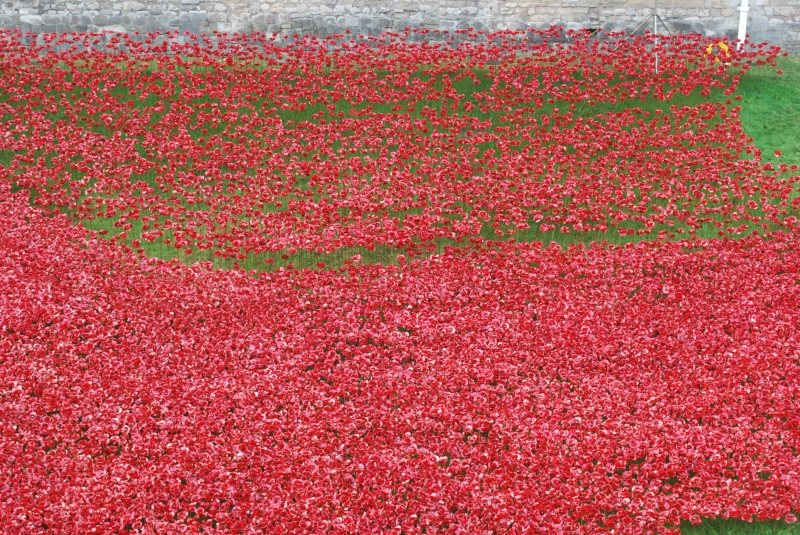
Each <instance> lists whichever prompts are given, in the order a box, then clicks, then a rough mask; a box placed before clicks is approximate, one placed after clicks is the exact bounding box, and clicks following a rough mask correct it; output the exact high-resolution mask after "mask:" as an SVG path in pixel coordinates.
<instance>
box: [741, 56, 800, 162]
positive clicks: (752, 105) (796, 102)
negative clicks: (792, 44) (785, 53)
mask: <svg viewBox="0 0 800 535" xmlns="http://www.w3.org/2000/svg"><path fill="white" fill-rule="evenodd" d="M778 68H780V69H782V70H783V74H776V73H775V68H774V67H763V66H762V67H754V68H753V69H752V70H751V72H750V73H748V74H747V76H744V77H743V78H742V80H741V82H740V84H739V90H738V94H740V95H742V100H741V102H740V104H741V106H742V112H741V113H740V114H739V118H740V119H741V121H742V125H743V126H744V129H745V131H746V132H747V133H748V134H750V136H752V138H753V139H754V140H755V145H756V146H757V147H758V148H760V149H761V150H762V151H763V158H764V159H765V160H767V161H770V162H773V164H775V163H788V164H800V58H798V57H788V58H783V57H781V58H779V59H778ZM776 149H778V150H780V151H781V152H783V155H782V156H781V157H780V158H776V157H775V156H774V152H775V150H776Z"/></svg>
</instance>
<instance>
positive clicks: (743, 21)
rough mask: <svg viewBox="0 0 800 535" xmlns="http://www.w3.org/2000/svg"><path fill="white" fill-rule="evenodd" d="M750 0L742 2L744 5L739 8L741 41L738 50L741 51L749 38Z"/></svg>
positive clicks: (739, 37) (739, 36)
mask: <svg viewBox="0 0 800 535" xmlns="http://www.w3.org/2000/svg"><path fill="white" fill-rule="evenodd" d="M749 1H750V0H742V5H740V6H739V35H738V36H737V38H738V39H739V45H738V47H737V48H738V49H739V50H741V49H742V47H743V46H744V40H745V37H747V12H748V11H750V6H748V5H747V4H748V2H749Z"/></svg>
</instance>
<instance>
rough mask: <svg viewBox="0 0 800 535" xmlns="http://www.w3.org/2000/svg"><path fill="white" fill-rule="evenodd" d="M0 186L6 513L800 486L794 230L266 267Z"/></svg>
mask: <svg viewBox="0 0 800 535" xmlns="http://www.w3.org/2000/svg"><path fill="white" fill-rule="evenodd" d="M1 187H2V188H3V190H2V194H1V195H0V199H2V200H1V201H0V252H1V253H2V254H0V299H1V301H0V318H2V319H1V320H0V321H2V325H0V329H1V331H0V332H1V333H2V334H0V370H1V371H0V415H2V417H0V429H1V430H2V431H0V462H2V470H0V528H2V531H3V532H5V533H34V532H39V531H42V530H44V529H45V528H46V529H49V530H50V531H52V532H55V533H91V532H100V533H117V532H121V533H125V532H129V531H130V532H144V533H178V532H191V533H194V532H198V531H199V530H200V529H201V528H202V529H203V530H204V532H206V533H217V532H218V533H234V532H235V533H258V532H261V533H373V532H389V533H409V534H410V533H435V532H439V531H442V532H447V533H485V532H491V531H492V530H497V531H498V532H510V533H559V532H563V533H601V532H602V533H605V532H608V530H610V529H613V530H614V533H636V534H640V533H652V532H653V530H655V529H657V528H658V529H659V530H660V531H659V533H664V532H669V531H663V527H664V526H665V525H675V524H677V523H678V522H679V521H680V520H681V519H684V520H686V519H691V520H693V521H697V519H698V518H699V516H705V517H715V516H717V515H720V516H722V517H728V516H731V517H737V518H747V519H750V518H753V517H757V518H759V519H775V518H782V517H785V518H789V519H790V520H791V519H792V517H791V516H790V511H792V510H795V511H796V510H797V509H799V508H800V460H798V453H797V451H798V448H799V447H800V418H799V417H798V415H800V343H799V342H798V337H797V332H798V329H800V310H798V305H797V304H798V303H800V272H798V266H800V242H799V241H798V238H797V236H796V235H793V234H777V235H775V236H774V237H773V238H772V239H771V240H763V239H760V238H756V237H748V238H743V239H741V240H725V241H710V242H709V241H694V242H682V243H672V242H667V243H663V242H651V243H641V244H638V245H635V246H634V245H630V246H629V247H610V248H608V249H603V248H600V247H592V248H589V249H584V248H582V247H580V248H573V249H571V250H559V249H558V248H555V247H548V248H544V249H542V248H541V247H540V246H539V245H535V244H534V245H530V244H514V245H510V244H502V245H500V244H497V245H490V246H484V247H477V248H473V249H470V250H456V249H454V250H452V251H449V252H448V253H447V254H445V255H443V256H435V257H432V258H431V259H428V260H425V261H421V260H413V261H410V262H407V263H405V264H402V265H400V266H380V265H372V266H356V265H352V264H351V265H348V266H345V267H344V268H342V269H341V270H340V271H325V272H316V271H310V270H305V271H300V272H287V271H275V272H272V273H261V274H259V275H258V276H255V275H254V274H253V273H247V272H244V271H213V270H210V269H208V268H207V264H196V265H195V266H193V267H187V266H184V265H181V264H178V263H167V262H162V261H158V260H150V261H145V262H144V263H141V264H139V263H137V262H136V258H134V257H132V256H129V255H131V254H132V253H130V252H126V250H125V249H124V248H121V247H118V246H114V245H113V244H110V243H109V242H108V241H105V240H102V239H101V240H98V239H96V238H94V237H91V236H90V237H84V235H85V231H83V230H79V228H78V227H75V226H71V224H70V222H69V221H68V219H67V218H66V216H63V215H59V216H57V217H54V218H48V217H46V216H44V215H43V214H42V213H41V212H40V211H38V210H37V209H35V208H31V207H29V206H28V205H27V195H26V194H22V193H17V194H13V195H12V194H10V193H9V190H8V184H7V183H6V182H4V183H2V186H1ZM93 530H94V531H93Z"/></svg>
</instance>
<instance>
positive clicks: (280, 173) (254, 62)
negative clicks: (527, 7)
mask: <svg viewBox="0 0 800 535" xmlns="http://www.w3.org/2000/svg"><path fill="white" fill-rule="evenodd" d="M465 33H467V34H469V32H465ZM473 36H474V38H475V39H472V40H470V38H469V35H467V39H466V40H465V41H463V42H460V43H458V44H454V43H453V42H452V41H450V42H447V43H450V44H449V45H448V44H447V43H438V44H430V43H428V42H427V41H422V42H411V41H409V40H407V39H405V36H397V35H392V34H389V35H387V36H383V37H382V38H370V39H361V40H358V41H357V40H356V39H352V40H345V39H342V38H340V37H334V38H331V39H329V40H319V39H315V38H314V39H312V38H308V39H301V40H298V41H297V42H296V43H295V44H294V45H292V46H288V47H287V46H283V45H278V44H276V43H275V38H274V37H271V38H268V37H267V36H264V35H235V36H232V37H223V36H219V40H218V41H217V42H214V43H212V42H211V41H210V40H208V39H206V38H203V37H197V38H196V39H194V40H192V39H190V40H189V42H188V43H185V44H179V43H178V42H177V41H176V40H175V38H176V37H178V36H177V35H175V34H169V35H150V36H148V38H147V39H144V40H141V39H137V36H120V35H114V34H111V35H107V36H106V38H107V39H106V41H108V44H105V45H103V43H106V41H104V40H103V39H101V37H102V35H99V36H95V37H92V36H87V35H83V34H81V35H74V34H69V35H67V34H64V35H61V36H50V37H49V38H48V39H46V40H45V42H42V41H41V40H36V41H32V42H31V44H30V45H28V46H22V45H21V42H22V40H21V39H22V37H21V35H20V34H15V33H5V34H2V37H3V38H4V40H3V41H2V42H0V54H2V62H3V67H4V68H3V71H2V74H0V91H3V92H5V93H7V94H9V95H10V96H9V97H8V98H7V99H6V101H5V102H4V104H3V113H4V115H5V120H4V121H3V124H2V127H3V132H2V135H0V151H12V153H13V154H14V156H15V157H14V160H13V162H12V163H11V165H10V166H9V170H10V172H11V173H12V174H14V175H15V177H14V180H15V183H16V185H17V186H19V187H24V188H26V189H31V190H34V191H36V192H37V195H38V197H37V199H36V202H37V203H38V204H39V205H41V206H55V207H60V208H62V209H65V210H68V211H69V212H70V213H71V214H72V215H73V216H74V217H76V218H78V219H82V220H92V219H95V218H108V219H111V220H113V221H114V224H115V226H116V227H117V228H119V229H121V231H122V232H121V236H120V237H118V238H117V239H120V238H122V239H127V240H128V242H129V243H134V246H137V245H136V244H141V243H142V242H145V241H147V242H159V243H164V244H167V245H169V246H174V247H175V248H177V249H183V250H184V251H185V252H187V253H191V252H192V251H198V250H209V251H214V254H216V255H218V256H222V257H227V258H240V259H243V258H245V257H246V256H247V255H248V254H258V253H265V252H273V253H274V252H289V253H292V252H295V251H297V250H306V251H315V252H317V253H321V252H332V251H335V250H338V249H341V248H343V247H364V248H370V249H371V248H373V247H375V246H376V245H387V246H390V247H395V248H400V249H406V250H407V251H408V252H409V253H411V254H412V255H413V254H415V253H419V252H423V251H425V250H429V251H432V250H434V248H435V244H434V242H435V241H436V240H443V239H446V240H450V243H458V242H464V241H466V240H468V239H469V237H472V236H476V235H479V234H481V231H482V230H488V231H489V232H490V233H493V234H494V235H497V236H509V235H514V234H516V233H519V232H521V231H522V232H524V231H526V230H527V229H533V230H535V231H536V232H539V233H544V234H545V235H546V234H547V233H550V232H556V233H559V232H560V233H568V232H579V233H580V232H595V233H599V234H604V233H607V232H612V233H613V234H614V235H621V236H626V235H638V236H643V235H650V236H652V237H661V238H667V237H672V238H674V237H676V235H678V236H679V235H680V234H681V233H685V234H684V235H686V236H688V235H692V234H695V233H697V230H698V229H700V228H702V227H703V226H704V225H708V226H710V225H713V226H714V227H716V229H715V232H717V233H719V234H720V235H724V234H731V235H737V234H742V233H745V232H746V233H749V232H752V231H753V230H759V231H760V230H762V227H763V228H764V229H774V228H777V227H794V226H797V225H798V221H797V219H796V217H794V216H792V215H791V214H792V213H796V210H794V211H793V210H792V208H794V209H796V208H797V204H796V203H797V202H800V201H796V202H795V204H794V205H793V206H790V203H791V192H792V190H793V189H794V188H795V187H796V184H797V182H798V180H800V177H797V176H794V177H791V178H789V177H788V174H789V173H787V171H789V169H788V168H785V166H784V168H781V169H775V168H773V167H771V166H764V165H762V163H761V161H760V153H758V151H757V149H755V148H754V147H753V146H752V145H750V144H749V142H750V141H752V140H751V139H750V138H748V136H747V135H746V134H745V133H744V131H743V130H742V128H741V124H740V122H739V121H738V118H737V116H738V112H739V107H738V106H735V107H734V106H733V105H732V102H731V100H730V99H728V100H726V101H725V102H719V103H712V102H710V101H708V100H705V99H701V100H699V101H697V102H694V101H691V99H690V97H689V96H691V95H695V96H697V94H698V92H699V93H700V94H701V95H708V94H709V93H710V91H711V90H712V89H714V88H718V89H719V90H720V91H724V94H725V95H728V96H731V95H732V93H733V91H734V89H735V87H736V84H737V81H738V79H739V76H740V74H742V73H744V72H745V71H746V69H747V68H748V66H749V65H750V64H755V63H759V64H761V63H765V62H771V61H772V60H773V58H774V56H775V55H776V54H777V49H776V48H772V49H769V50H764V49H763V48H759V49H757V50H755V51H753V52H741V53H737V54H736V56H735V57H733V58H731V61H733V62H734V63H735V65H737V66H738V67H733V66H725V65H722V64H720V63H718V62H714V61H711V60H710V59H709V57H708V56H709V54H708V52H707V50H708V47H707V46H706V45H707V43H706V42H705V41H704V40H703V39H701V38H700V37H699V36H679V37H675V38H665V39H664V41H663V43H662V45H661V46H660V48H659V49H657V50H656V51H657V52H658V53H659V54H660V65H661V67H660V68H661V71H660V72H661V74H660V75H659V76H653V62H654V54H653V51H648V48H647V46H648V42H650V41H651V39H649V38H641V37H637V38H635V39H627V38H624V37H621V36H619V37H616V38H613V37H612V38H610V39H609V40H606V41H599V40H594V41H591V40H588V39H585V38H582V39H574V40H569V41H568V42H566V43H557V44H556V45H554V44H553V43H552V42H550V41H548V39H547V38H548V37H550V38H551V40H552V38H553V37H556V36H557V32H555V30H554V31H551V32H529V33H525V32H503V33H499V34H490V35H488V36H484V35H483V34H481V35H480V36H479V35H478V34H477V33H476V34H474V35H473ZM195 37H196V36H195ZM479 37H480V38H479ZM168 52H169V53H168ZM464 80H468V81H470V83H468V84H464V83H463V81H464ZM472 80H474V83H473V82H472ZM481 83H483V84H486V86H485V87H484V86H483V85H480V84H481ZM475 84H479V85H477V86H476V85H475ZM681 98H682V99H683V101H681V100H680V99H681ZM723 98H724V96H723ZM639 100H641V101H647V102H650V103H652V102H656V103H660V104H658V105H657V106H656V108H655V109H653V110H652V112H651V111H646V110H644V109H641V108H639V107H636V106H631V105H630V104H631V102H634V103H640V102H639ZM695 100H697V99H695ZM681 102H684V104H681ZM600 105H603V106H604V109H606V110H607V111H606V112H604V113H599V114H598V113H589V114H588V115H587V114H586V113H582V112H580V110H579V107H581V108H589V109H593V107H597V106H600ZM651 107H652V106H651ZM311 111H313V113H310V112H311ZM294 116H297V118H298V119H297V120H292V119H291V117H294ZM746 153H750V154H753V155H754V158H752V159H743V158H742V155H744V154H746ZM490 228H493V230H490ZM484 235H486V234H485V232H484ZM133 240H135V242H133Z"/></svg>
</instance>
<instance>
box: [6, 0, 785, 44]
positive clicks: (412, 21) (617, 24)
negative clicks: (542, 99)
mask: <svg viewBox="0 0 800 535" xmlns="http://www.w3.org/2000/svg"><path fill="white" fill-rule="evenodd" d="M750 1H751V7H750V12H749V18H748V33H749V34H750V40H751V41H754V42H762V41H767V42H769V43H773V44H778V45H780V46H781V47H782V48H784V49H786V50H789V51H791V52H793V53H795V54H799V53H800V0H750ZM654 2H655V0H631V2H629V3H627V6H626V2H625V0H419V1H409V0H348V1H345V2H339V1H337V0H220V1H216V2H212V1H208V0H135V1H134V0H11V1H7V0H0V27H2V28H19V29H21V30H23V31H31V32H36V33H43V32H54V31H55V32H61V31H96V30H102V29H108V30H123V31H134V30H140V31H149V30H175V29H177V30H190V31H193V32H203V33H211V32H213V31H214V30H219V31H227V32H251V31H261V32H269V33H273V32H281V33H300V34H304V33H314V34H317V35H328V34H331V33H340V32H343V31H344V30H345V29H351V30H352V31H353V32H354V33H356V34H368V35H374V34H378V33H381V32H383V31H386V30H402V29H403V28H406V27H412V28H429V29H447V30H455V29H458V28H468V27H474V28H476V29H487V30H493V29H506V28H508V29H526V28H531V27H533V28H545V27H549V26H551V25H554V24H555V25H563V26H564V27H565V28H576V29H577V28H584V27H591V28H596V27H598V26H600V25H601V24H603V23H606V22H607V21H609V19H611V20H610V21H609V22H608V24H607V25H606V26H605V28H607V29H627V30H632V29H634V28H635V27H636V26H638V25H639V23H641V22H643V21H644V20H646V19H647V18H648V17H649V16H650V15H651V14H652V12H653V5H654ZM739 4H740V0H700V1H698V0H659V10H658V13H659V15H660V16H661V18H662V19H663V20H664V22H665V23H666V25H667V27H668V28H669V29H670V30H671V31H672V32H673V33H684V32H690V31H696V32H701V33H704V34H707V35H719V36H722V35H726V36H729V37H734V38H735V37H736V33H737V28H738V23H739V11H738V10H737V7H738V6H739ZM612 17H613V19H612Z"/></svg>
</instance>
